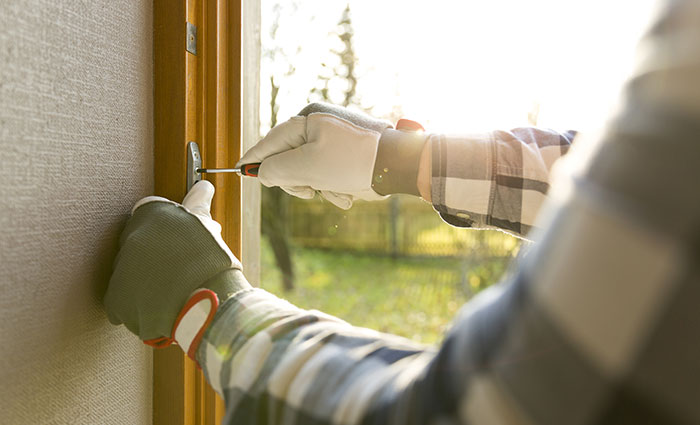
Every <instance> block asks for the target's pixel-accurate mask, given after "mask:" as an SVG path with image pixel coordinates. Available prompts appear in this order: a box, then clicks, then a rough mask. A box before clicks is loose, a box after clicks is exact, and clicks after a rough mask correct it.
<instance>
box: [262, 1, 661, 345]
mask: <svg viewBox="0 0 700 425" xmlns="http://www.w3.org/2000/svg"><path fill="white" fill-rule="evenodd" d="M651 13H652V0H621V1H616V2H609V1H603V0H587V1H573V0H571V1H565V0H533V1H523V0H493V1H488V2H484V1H453V0H433V1H431V2H425V1H406V0H382V1H374V2H367V1H360V0H356V1H333V0H304V1H293V0H287V1H281V0H262V52H263V53H262V62H261V79H260V81H261V92H260V104H261V111H260V117H261V137H263V136H264V135H265V134H266V133H267V131H268V130H269V129H270V128H272V127H274V126H275V125H276V124H278V123H280V122H283V121H286V120H287V119H289V118H290V117H291V116H293V115H296V113H297V112H298V111H299V110H301V108H302V107H304V106H305V105H306V104H307V103H309V102H313V101H325V102H330V103H334V104H337V105H343V106H346V107H349V108H352V109H355V110H359V111H363V112H365V113H368V114H370V115H373V116H375V117H378V118H385V119H388V120H390V121H391V122H394V123H395V122H396V121H397V120H398V119H399V118H408V119H413V120H415V121H418V122H420V123H421V124H423V126H424V127H425V128H426V130H427V131H429V132H439V133H453V134H454V133H470V132H479V131H491V130H496V129H511V128H514V127H520V126H528V125H536V126H540V127H548V128H553V129H555V130H559V131H565V130H578V131H582V132H587V131H595V130H596V129H598V128H600V127H602V126H603V125H605V121H606V117H608V116H610V114H613V113H614V110H615V105H616V100H617V96H618V93H619V91H620V86H621V84H622V83H623V81H624V77H625V75H626V74H627V73H628V72H629V70H630V69H631V67H632V65H633V63H634V59H635V46H636V42H637V40H638V39H639V37H640V36H641V34H642V33H643V30H644V28H645V26H646V25H647V22H648V19H649V17H650V16H651ZM262 233H263V242H262V255H261V258H262V264H261V265H262V279H261V282H262V286H263V288H265V289H268V290H270V291H272V292H274V293H276V294H278V295H280V296H282V297H284V298H287V299H289V300H290V301H292V302H293V303H296V304H297V305H299V306H301V307H304V308H314V309H318V310H322V311H325V312H327V313H329V314H333V315H336V316H339V317H341V318H343V319H345V320H347V321H349V322H350V323H352V324H354V325H357V326H366V327H370V328H373V329H377V330H379V331H383V332H391V333H396V334H399V335H403V336H406V337H409V338H412V339H414V340H417V341H420V342H424V343H428V344H434V343H439V342H440V340H441V339H442V335H443V334H444V332H445V330H446V329H447V328H448V327H449V323H450V320H451V319H452V318H453V317H454V315H455V313H456V312H457V310H458V309H459V308H460V307H461V306H462V304H464V302H465V301H467V300H468V299H469V298H470V297H472V296H473V295H474V294H476V293H478V292H479V291H480V290H482V289H484V288H485V287H487V286H489V285H492V284H494V283H496V282H498V281H499V280H500V279H501V278H502V277H503V275H504V273H507V270H508V268H509V264H510V263H511V262H512V260H513V258H514V257H515V256H516V255H517V254H518V253H519V251H520V250H522V249H527V247H528V244H529V242H526V241H522V240H519V239H516V238H514V237H512V236H510V235H507V234H505V233H502V232H498V231H495V230H489V231H477V230H470V229H458V228H454V227H451V226H450V225H448V224H446V223H444V222H442V220H441V219H440V218H439V217H438V215H437V214H436V213H435V212H434V211H433V209H432V207H431V205H429V204H427V203H425V202H423V201H422V200H420V199H417V198H413V197H410V196H392V197H391V198H389V199H388V200H385V201H380V202H372V203H369V202H362V201H360V202H356V203H355V204H354V206H353V207H352V208H351V209H350V210H348V211H344V210H341V209H338V208H337V207H335V206H333V205H332V204H330V203H329V202H325V201H324V200H323V199H321V198H320V197H318V196H317V198H316V199H314V200H311V201H306V200H300V199H296V198H293V197H291V196H289V195H287V194H286V193H285V192H283V191H282V190H280V189H279V188H263V204H262Z"/></svg>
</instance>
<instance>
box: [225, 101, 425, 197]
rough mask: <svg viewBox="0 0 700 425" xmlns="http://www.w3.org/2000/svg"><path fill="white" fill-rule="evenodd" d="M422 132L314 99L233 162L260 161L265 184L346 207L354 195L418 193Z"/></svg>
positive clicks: (261, 177) (422, 143)
mask: <svg viewBox="0 0 700 425" xmlns="http://www.w3.org/2000/svg"><path fill="white" fill-rule="evenodd" d="M425 138H426V136H425V135H422V134H417V133H409V132H403V131H397V130H394V129H393V128H392V126H391V124H390V123H388V122H386V121H382V120H378V119H375V118H372V117H370V116H368V115H365V114H360V113H357V112H352V111H349V110H348V109H345V108H341V107H338V106H334V105H328V104H324V103H312V104H310V105H308V106H307V107H305V108H304V109H302V110H301V112H299V115H297V116H295V117H292V118H291V119H290V120H289V121H287V122H284V123H282V124H280V125H278V126H276V127H275V128H273V129H272V130H270V132H269V133H268V134H267V135H266V136H265V137H264V138H263V139H262V140H261V141H260V142H259V143H258V144H257V145H255V146H253V147H252V148H251V149H250V150H248V152H246V154H245V155H243V157H242V158H241V160H240V161H239V162H238V164H237V165H236V166H237V167H240V166H241V165H243V164H251V163H256V162H260V163H261V165H260V169H259V170H258V178H259V180H260V182H261V183H262V184H264V185H265V186H268V187H269V186H279V187H281V188H282V189H284V190H285V191H286V192H287V193H289V194H291V195H294V196H298V197H300V198H305V199H310V198H313V197H314V194H315V193H316V191H319V192H320V193H321V195H322V196H323V197H324V198H326V199H327V200H329V201H330V202H332V203H333V204H335V205H336V206H338V207H340V208H343V209H348V208H350V207H351V206H352V203H353V201H354V200H355V199H364V200H376V199H383V198H384V196H383V195H389V194H391V193H413V194H418V191H417V189H416V177H417V170H418V160H419V157H420V152H421V151H422V148H423V145H424V143H425Z"/></svg>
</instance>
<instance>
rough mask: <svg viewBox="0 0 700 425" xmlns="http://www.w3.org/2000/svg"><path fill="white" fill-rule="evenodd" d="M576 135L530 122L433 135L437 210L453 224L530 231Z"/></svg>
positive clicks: (433, 193)
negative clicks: (554, 167)
mask: <svg viewBox="0 0 700 425" xmlns="http://www.w3.org/2000/svg"><path fill="white" fill-rule="evenodd" d="M575 135H576V132H574V131H567V132H563V133H558V132H556V131H553V130H546V129H539V128H532V127H528V128H516V129H513V130H511V131H494V132H491V133H486V134H476V135H471V136H443V135H432V136H430V138H429V141H428V143H430V144H431V152H432V177H431V197H432V202H433V206H434V208H435V210H436V211H437V212H438V213H439V214H440V216H441V217H442V218H443V220H445V221H446V222H447V223H449V224H451V225H453V226H458V227H475V228H498V229H501V230H505V231H507V232H509V233H512V234H515V235H517V236H524V235H526V234H527V233H528V232H529V231H530V229H531V228H532V227H533V225H534V223H535V217H536V216H537V213H538V212H539V210H540V207H541V206H542V203H543V202H544V200H545V198H546V194H547V191H548V190H549V181H550V177H549V176H550V170H551V168H552V165H553V164H554V163H555V162H556V160H557V159H559V158H560V157H562V156H563V155H565V154H566V153H567V152H568V150H569V147H570V146H571V142H572V141H573V139H574V136H575Z"/></svg>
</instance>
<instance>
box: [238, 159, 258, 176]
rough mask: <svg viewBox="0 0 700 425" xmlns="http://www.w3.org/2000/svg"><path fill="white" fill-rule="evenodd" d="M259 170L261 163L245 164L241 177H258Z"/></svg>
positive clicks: (242, 167) (242, 166)
mask: <svg viewBox="0 0 700 425" xmlns="http://www.w3.org/2000/svg"><path fill="white" fill-rule="evenodd" d="M259 169H260V163H259V162H255V163H253V164H244V165H241V175H242V176H250V177H257V176H258V170H259Z"/></svg>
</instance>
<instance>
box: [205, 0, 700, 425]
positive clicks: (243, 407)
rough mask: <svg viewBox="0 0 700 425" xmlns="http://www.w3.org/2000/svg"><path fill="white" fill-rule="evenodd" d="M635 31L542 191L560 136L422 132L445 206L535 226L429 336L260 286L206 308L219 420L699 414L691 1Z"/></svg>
mask: <svg viewBox="0 0 700 425" xmlns="http://www.w3.org/2000/svg"><path fill="white" fill-rule="evenodd" d="M645 43H647V47H648V49H646V50H645V53H646V55H647V56H645V57H643V58H642V60H641V62H640V63H639V65H638V66H637V68H636V72H635V73H634V75H633V78H632V79H631V80H630V83H629V84H628V85H627V88H626V91H625V97H624V99H625V100H624V106H623V107H622V109H621V111H620V113H619V114H618V115H617V116H616V117H615V119H614V120H612V121H611V123H610V124H609V125H608V127H607V128H606V130H605V131H604V132H603V133H602V134H600V135H598V136H595V137H592V138H590V139H588V140H586V139H584V140H580V141H577V142H576V144H575V145H574V147H573V148H572V150H571V152H570V153H569V154H567V155H566V157H564V158H563V159H562V160H561V161H559V162H558V163H557V165H556V166H555V167H554V169H555V171H554V172H553V173H554V177H553V178H552V179H550V181H551V182H552V187H551V189H550V190H549V192H548V195H547V199H546V200H544V196H543V193H544V192H545V191H546V187H547V185H548V183H547V178H546V174H547V170H548V169H549V167H550V165H551V164H552V162H553V161H554V159H555V158H556V157H557V156H559V155H561V153H562V152H563V151H564V150H565V148H566V145H567V144H568V141H569V139H570V137H569V135H567V134H561V135H559V134H556V133H552V132H543V131H539V130H534V129H523V130H517V131H514V132H511V133H494V134H492V135H489V136H488V137H476V138H446V137H434V138H433V139H432V142H431V143H432V144H433V152H434V155H433V160H434V162H433V180H432V184H433V196H434V202H435V203H436V209H437V210H438V211H439V212H440V213H441V214H442V215H443V217H445V219H446V220H448V221H450V222H451V223H453V224H457V225H463V226H476V227H489V226H490V227H493V226H497V227H501V228H504V229H506V230H508V231H511V232H515V233H520V234H522V233H523V232H525V231H527V230H528V229H529V228H530V227H533V226H534V227H535V228H536V229H535V230H534V231H533V232H532V233H531V234H530V235H529V236H531V237H532V238H533V239H535V241H536V243H535V244H534V246H533V248H532V249H531V250H530V251H529V252H528V254H527V255H525V256H523V257H522V258H521V259H520V260H519V263H518V264H517V267H516V268H515V270H514V273H513V275H512V276H511V277H510V278H509V279H507V280H506V281H505V282H502V283H501V284H499V285H497V286H495V287H492V288H490V289H487V290H486V291H484V292H482V293H481V294H479V295H478V296H477V297H476V298H475V299H473V300H472V301H470V302H469V303H467V304H466V305H465V306H464V307H463V309H462V311H461V312H460V314H459V316H458V317H457V318H456V320H455V321H454V324H453V326H452V328H451V330H450V331H449V332H448V334H447V335H446V339H445V341H444V343H443V344H442V346H441V347H439V348H435V349H433V348H430V347H423V346H419V345H417V344H414V343H412V342H410V341H408V340H405V339H403V338H399V337H394V336H390V335H385V334H380V333H377V332H374V331H371V330H368V329H361V328H356V327H353V326H351V325H349V324H347V323H345V322H343V321H340V320H338V319H335V318H333V317H330V316H327V315H325V314H323V313H320V312H317V311H304V310H301V309H298V308H296V307H294V306H292V305H290V304H289V303H287V302H285V301H282V300H280V299H278V298H276V297H275V296H273V295H271V294H269V293H267V292H265V291H263V290H260V289H252V290H248V291H245V292H241V293H238V294H237V295H235V296H234V297H233V298H231V299H229V300H228V301H226V302H225V303H223V304H222V306H221V307H220V310H219V311H218V313H217V316H216V318H215V320H214V323H213V324H212V326H210V328H209V329H208V330H207V333H206V335H205V338H204V341H203V343H202V344H201V346H200V347H199V350H198V352H197V356H198V359H199V362H200V364H201V365H202V368H203V370H204V372H205V374H206V376H207V378H208V380H209V382H210V383H211V385H212V386H213V387H214V388H215V389H216V390H217V391H218V392H219V393H220V394H222V395H223V397H224V399H225V401H226V407H227V413H226V418H225V423H228V424H243V423H259V424H265V423H285V424H355V423H368V424H369V423H374V424H410V423H433V424H442V423H445V424H449V423H476V424H556V425H561V424H574V425H576V424H582V425H586V424H623V423H624V424H643V423H644V424H646V423H658V424H697V423H700V403H698V401H699V400H700V335H699V329H700V190H698V186H699V183H700V143H699V136H698V135H700V2H697V1H690V0H688V1H670V2H669V3H668V4H667V7H666V8H665V9H664V13H663V14H662V15H661V17H660V19H659V20H658V22H657V24H656V25H654V26H653V27H652V29H651V31H650V33H649V34H648V36H647V38H646V42H645ZM542 202H544V203H545V206H544V207H542V212H541V213H540V214H539V216H538V217H537V219H536V223H535V218H534V217H535V215H536V210H538V209H539V206H540V204H541V203H542ZM348 273H352V270H348ZM377 284H381V282H377Z"/></svg>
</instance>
